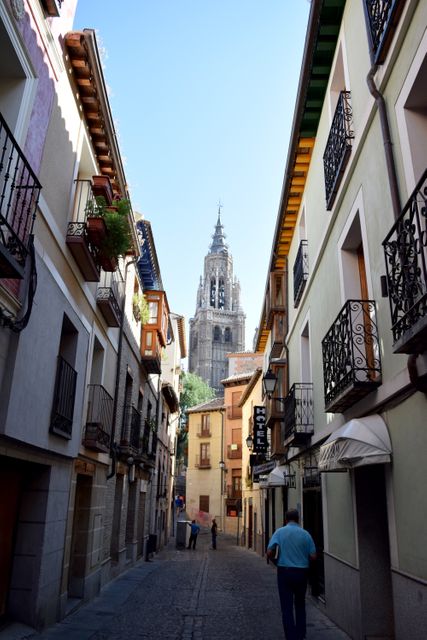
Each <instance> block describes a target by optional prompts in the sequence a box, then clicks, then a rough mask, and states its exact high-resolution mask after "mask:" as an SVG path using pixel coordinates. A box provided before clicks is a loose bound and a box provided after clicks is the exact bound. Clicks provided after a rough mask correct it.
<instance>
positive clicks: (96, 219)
mask: <svg viewBox="0 0 427 640" xmlns="http://www.w3.org/2000/svg"><path fill="white" fill-rule="evenodd" d="M86 232H87V236H88V238H89V242H90V243H91V244H93V245H95V247H99V246H101V244H102V242H103V241H104V240H105V237H106V235H107V227H106V225H105V221H104V218H101V217H100V216H93V217H88V218H87V220H86Z"/></svg>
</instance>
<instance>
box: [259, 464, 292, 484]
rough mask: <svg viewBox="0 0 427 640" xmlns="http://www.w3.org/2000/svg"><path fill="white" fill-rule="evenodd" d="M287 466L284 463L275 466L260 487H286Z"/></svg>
mask: <svg viewBox="0 0 427 640" xmlns="http://www.w3.org/2000/svg"><path fill="white" fill-rule="evenodd" d="M286 469H287V467H285V466H283V465H279V466H278V467H274V469H273V471H271V472H270V473H269V474H268V476H267V478H266V479H265V480H263V481H262V484H261V483H260V487H261V488H263V489H268V488H269V487H284V486H285V476H284V473H285V471H286Z"/></svg>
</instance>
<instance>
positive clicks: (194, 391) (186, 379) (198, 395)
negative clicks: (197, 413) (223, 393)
mask: <svg viewBox="0 0 427 640" xmlns="http://www.w3.org/2000/svg"><path fill="white" fill-rule="evenodd" d="M181 382H182V387H183V390H182V393H181V400H180V406H181V414H184V415H186V413H187V410H188V409H190V407H194V406H195V405H197V404H201V403H202V402H207V401H208V400H212V399H213V398H215V395H216V394H215V389H212V387H210V386H209V385H208V384H207V383H206V382H205V381H204V380H202V378H200V376H198V375H196V374H195V373H184V374H183V376H182V379H181Z"/></svg>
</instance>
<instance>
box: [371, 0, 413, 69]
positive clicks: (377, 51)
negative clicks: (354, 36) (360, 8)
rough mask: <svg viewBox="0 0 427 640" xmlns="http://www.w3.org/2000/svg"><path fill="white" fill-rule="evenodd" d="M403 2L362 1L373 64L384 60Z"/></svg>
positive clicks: (393, 0) (396, 0)
mask: <svg viewBox="0 0 427 640" xmlns="http://www.w3.org/2000/svg"><path fill="white" fill-rule="evenodd" d="M404 4H405V0H365V1H364V6H365V15H366V23H367V27H368V39H369V45H370V50H371V60H372V62H373V64H382V63H383V62H384V60H385V58H386V55H387V52H388V48H389V46H390V42H391V39H392V37H393V34H394V32H395V30H396V26H397V24H398V22H399V18H400V14H401V13H402V9H403V5H404Z"/></svg>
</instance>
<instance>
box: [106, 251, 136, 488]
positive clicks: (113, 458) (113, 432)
mask: <svg viewBox="0 0 427 640" xmlns="http://www.w3.org/2000/svg"><path fill="white" fill-rule="evenodd" d="M138 257H139V256H138ZM138 257H135V258H132V260H129V262H127V263H126V264H125V277H124V291H123V300H122V308H121V314H122V315H121V319H120V327H119V346H118V349H117V364H116V382H115V388H114V400H113V417H112V424H111V438H110V455H111V471H110V473H109V474H108V475H107V480H110V478H112V477H113V476H115V475H116V462H117V445H116V443H115V442H114V438H115V437H116V419H117V406H118V396H119V385H120V365H121V360H122V348H123V333H124V326H125V304H126V280H127V276H128V269H129V267H130V266H131V265H132V264H135V263H136V261H137V260H138Z"/></svg>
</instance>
